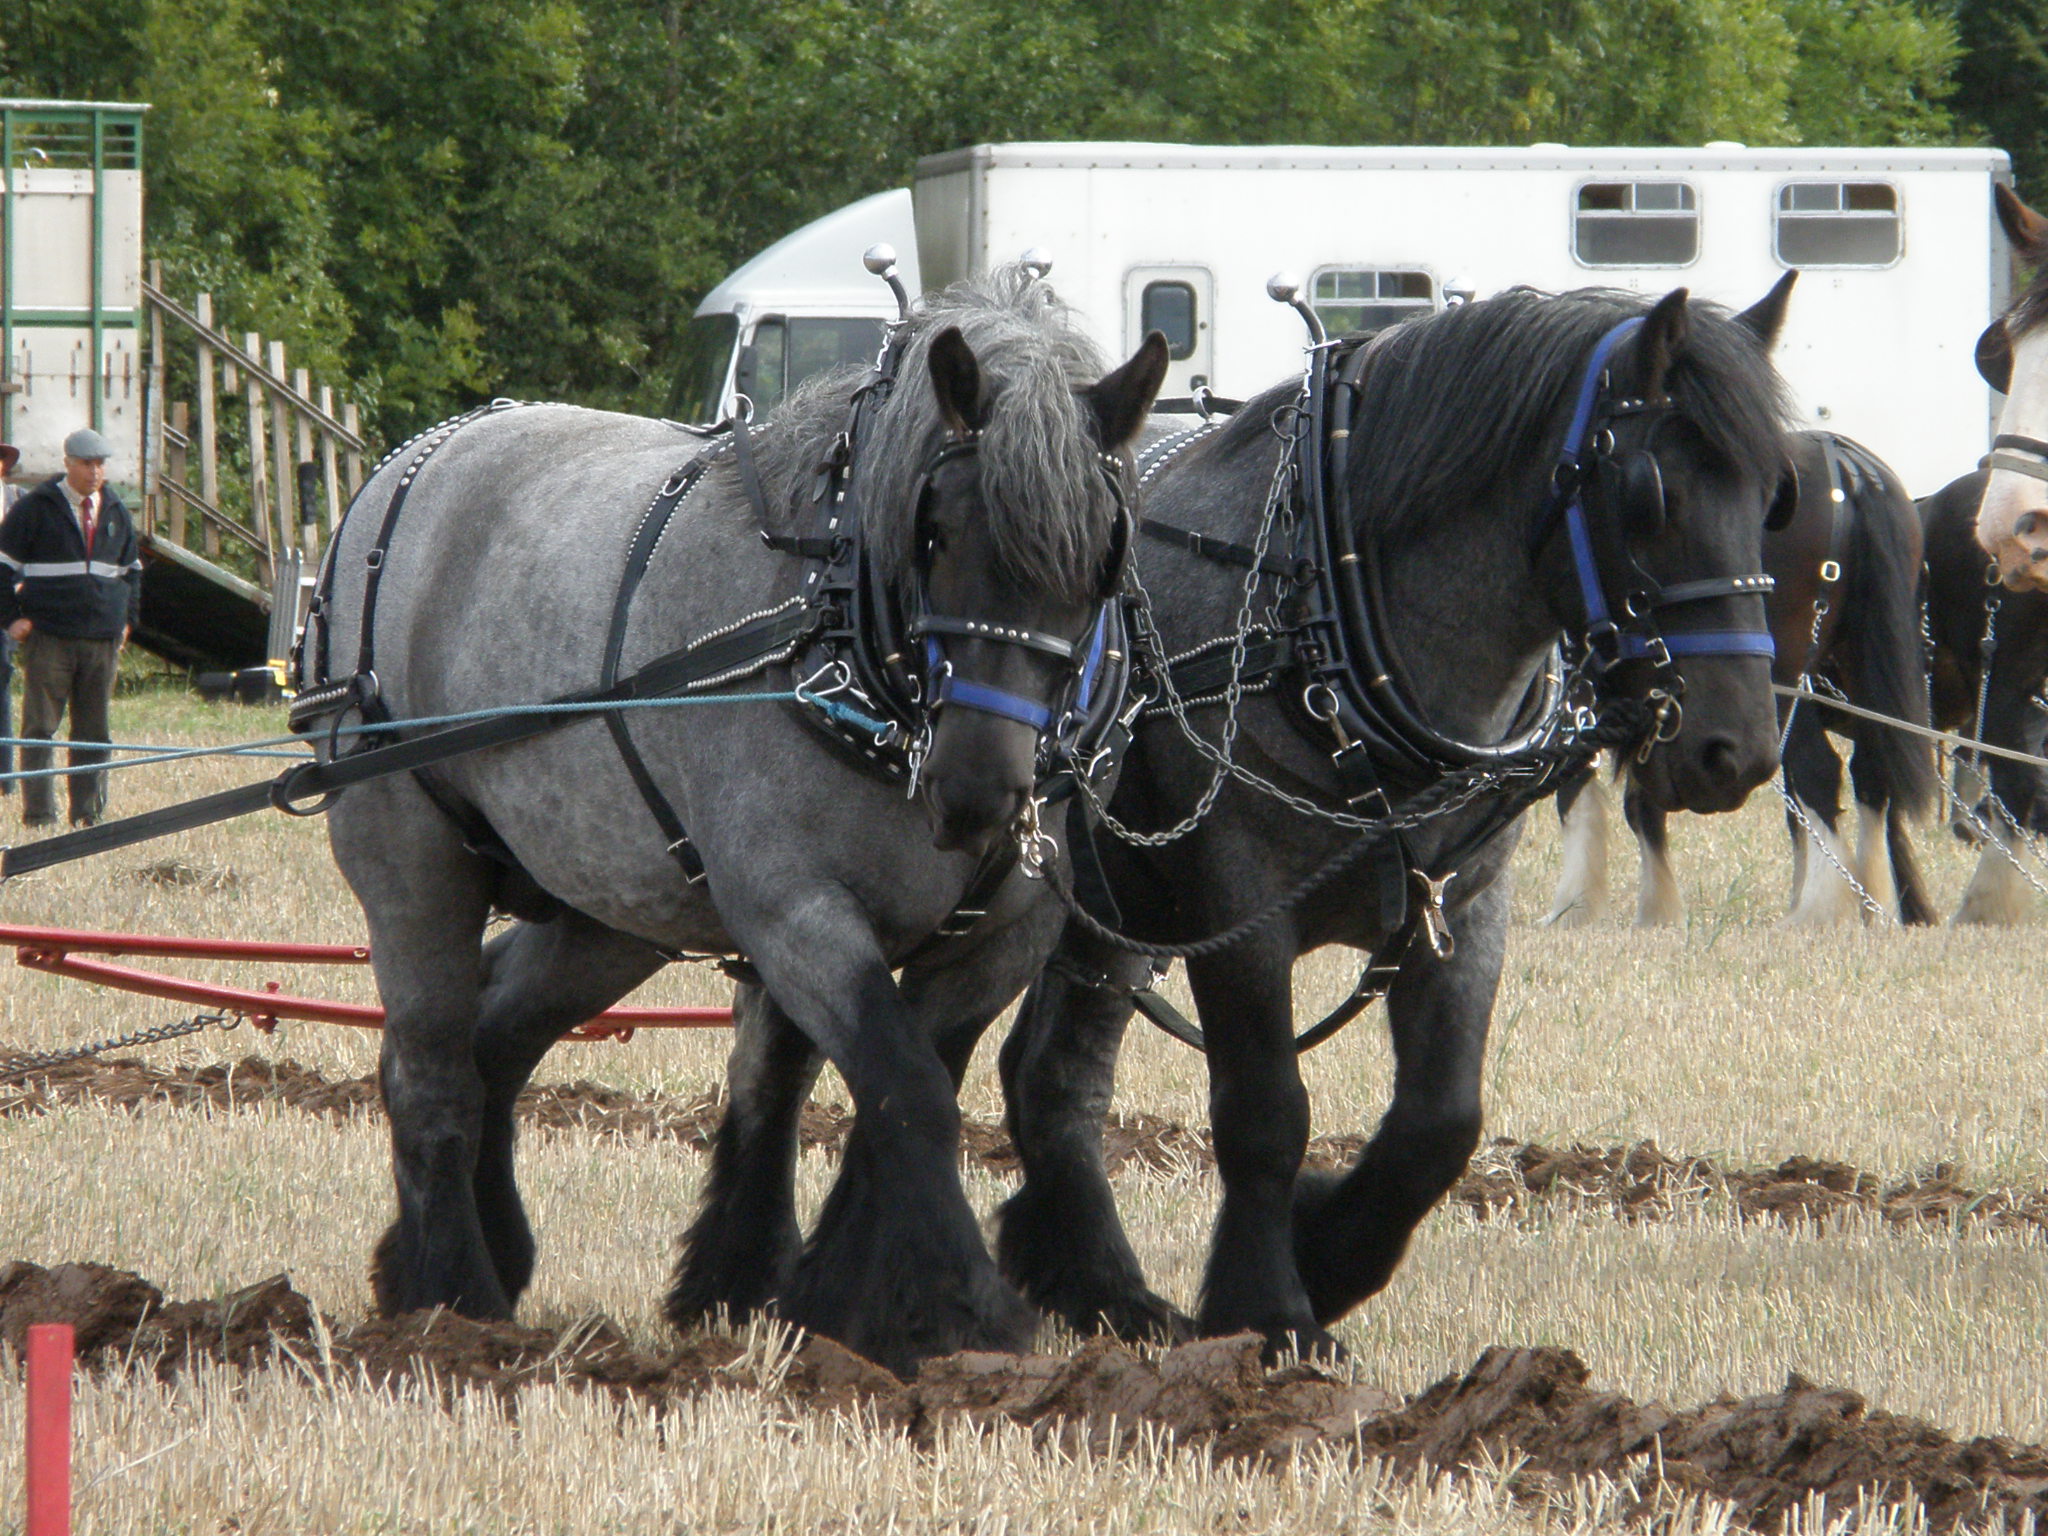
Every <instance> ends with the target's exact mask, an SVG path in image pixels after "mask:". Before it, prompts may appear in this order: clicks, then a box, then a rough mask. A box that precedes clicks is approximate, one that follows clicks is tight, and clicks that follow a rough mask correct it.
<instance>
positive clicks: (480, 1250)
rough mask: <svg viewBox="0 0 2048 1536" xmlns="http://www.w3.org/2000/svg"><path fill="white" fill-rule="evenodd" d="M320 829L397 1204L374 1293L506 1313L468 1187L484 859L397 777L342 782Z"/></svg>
mask: <svg viewBox="0 0 2048 1536" xmlns="http://www.w3.org/2000/svg"><path fill="white" fill-rule="evenodd" d="M328 831H329V836H330V838H331V840H332V842H333V846H334V856H335V860H336V862H337V863H338V864H339V865H340V866H341V871H342V874H343V875H344V876H345V877H346V878H347V880H348V882H349V884H350V886H351V887H353V888H354V890H355V893H356V896H357V899H358V900H360V901H361V902H362V906H363V912H364V915H365V916H366V917H367V919H368V920H369V928H370V946H371V954H372V956H373V957H374V958H373V964H374V967H375V970H376V976H377V990H378V992H379V994H380V995H381V996H382V998H383V1001H384V1009H385V1024H384V1035H383V1043H382V1048H381V1052H380V1056H379V1062H378V1078H379V1083H380V1085H381V1087H382V1089H383V1095H384V1108H385V1112H386V1114H387V1116H388V1117H389V1120H390V1124H391V1160H392V1175H393V1180H394V1182H395V1184H396V1186H397V1193H398V1218H397V1220H396V1221H394V1222H393V1223H392V1224H391V1227H390V1228H389V1230H387V1231H386V1232H385V1234H384V1236H383V1238H382V1239H381V1240H380V1241H379V1243H378V1244H377V1251H376V1257H375V1259H374V1261H373V1264H372V1275H371V1278H372V1285H373V1287H374V1289H375V1292H376V1298H377V1305H378V1307H379V1309H380V1310H382V1311H383V1312H385V1313H386V1314H391V1313H398V1312H410V1311H414V1310H416V1309H418V1308H421V1307H449V1308H451V1309H453V1310H455V1311H457V1312H462V1313H465V1314H467V1315H469V1316H472V1317H509V1316H510V1315H511V1313H512V1301H511V1298H510V1297H509V1296H507V1295H506V1293H505V1288H504V1286H503V1285H502V1284H501V1283H500V1281H499V1278H498V1271H497V1266H496V1265H495V1264H494V1263H493V1262H492V1259H491V1255H490V1252H489V1250H488V1248H487V1247H486V1245H485V1243H484V1237H483V1231H482V1228H481V1226H480V1225H479V1223H478V1220H477V1210H476V1198H475V1192H474V1179H475V1176H476V1168H477V1149H478V1145H479V1142H480V1139H481V1131H482V1121H483V1100H484V1088H483V1081H482V1079H481V1078H480V1077H479V1075H478V1073H477V1069H476V1057H475V1053H474V1050H473V1048H472V1036H473V1034H474V1032H475V1028H476V1020H477V1008H478V995H479V990H480V987H481V983H482V971H483V951H482V946H481V942H480V940H481V937H482V934H483V926H484V919H485V918H486V916H487V915H488V914H489V910H490V891H491V883H492V878H493V874H492V870H491V869H490V867H489V865H488V862H487V861H486V860H484V859H482V858H480V857H478V856H477V855H475V854H473V853H470V852H469V851H468V850H467V849H466V848H464V847H463V846H462V841H461V838H460V836H459V835H458V833H457V832H456V830H455V828H454V827H453V825H452V824H450V823H449V821H448V820H447V818H446V817H445V816H443V815H442V814H441V812H440V811H439V810H437V809H436V808H435V807H434V806H433V804H432V803H431V802H430V801H428V800H427V798H426V796H425V794H424V793H423V792H422V791H421V790H420V788H419V787H418V786H417V785H416V784H414V783H413V782H412V781H411V780H410V779H386V780H383V781H381V782H378V783H374V784H366V785H361V786H358V787H357V788H355V789H352V790H350V791H349V792H348V793H347V794H346V795H344V796H343V797H342V799H341V801H340V803H339V804H337V805H336V806H335V808H334V809H333V811H332V812H330V813H329V828H328Z"/></svg>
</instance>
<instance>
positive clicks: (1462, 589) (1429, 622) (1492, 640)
mask: <svg viewBox="0 0 2048 1536" xmlns="http://www.w3.org/2000/svg"><path fill="white" fill-rule="evenodd" d="M1443 510H1444V511H1445V512H1446V513H1447V514H1448V515H1440V516H1437V517H1433V518H1431V519H1429V520H1428V521H1427V522H1425V523H1423V524H1421V525H1418V526H1417V527H1416V529H1415V531H1414V532H1413V533H1411V534H1409V535H1408V536H1406V537H1404V538H1401V539H1399V540H1385V541H1383V543H1382V544H1381V547H1380V560H1381V566H1382V569H1383V571H1384V573H1385V576H1384V583H1383V586H1384V591H1385V595H1386V612H1385V619H1386V626H1387V630H1388V632H1389V633H1388V639H1389V642H1390V644H1391V646H1392V648H1393V651H1394V656H1393V660H1394V662H1395V664H1396V666H1397V667H1398V669H1399V671H1400V673H1401V680H1402V681H1403V682H1405V683H1406V684H1407V686H1408V687H1409V689H1410V690H1411V691H1412V693H1413V696H1414V699H1415V702H1416V703H1417V704H1418V705H1419V706H1420V709H1421V712H1422V713H1423V715H1424V716H1425V717H1426V718H1427V719H1429V720H1430V721H1431V722H1432V723H1433V724H1434V725H1435V726H1436V727H1437V729H1439V730H1442V731H1444V732H1446V733H1448V734H1450V735H1453V736H1460V737H1463V738H1465V739H1466V740H1472V741H1485V740H1493V739H1497V738H1498V737H1500V736H1503V735H1505V734H1506V733H1507V731H1508V730H1509V729H1510V728H1511V726H1512V723H1513V720H1514V717H1515V713H1516V711H1517V709H1518V708H1519V707H1520V705H1521V703H1522V701H1523V699H1524V698H1525V697H1526V695H1527V693H1528V690H1529V685H1530V683H1531V682H1532V681H1533V680H1534V678H1535V676H1536V674H1537V671H1538V670H1539V669H1540V668H1541V667H1542V666H1543V663H1544V660H1545V658H1546V656H1547V655H1548V654H1549V650H1550V645H1551V642H1552V641H1553V640H1554V639H1555V638H1556V634H1557V623H1556V620H1555V618H1553V617H1552V616H1551V615H1550V613H1549V611H1548V609H1547V607H1546V606H1545V604H1544V603H1543V601H1542V596H1541V594H1540V592H1539V591H1538V590H1537V588H1536V585H1535V581H1534V579H1533V577H1532V574H1531V572H1530V569H1529V560H1528V556H1527V553H1526V540H1525V534H1524V521H1523V520H1522V519H1519V518H1516V517H1515V516H1513V515H1512V513H1511V512H1510V511H1509V509H1505V508H1495V509H1493V514H1492V515H1490V516H1489V515H1487V513H1486V511H1485V510H1484V509H1478V508H1458V509H1443ZM1359 537H1360V538H1361V539H1365V538H1370V537H1372V534H1371V531H1370V530H1369V529H1361V530H1360V532H1359Z"/></svg>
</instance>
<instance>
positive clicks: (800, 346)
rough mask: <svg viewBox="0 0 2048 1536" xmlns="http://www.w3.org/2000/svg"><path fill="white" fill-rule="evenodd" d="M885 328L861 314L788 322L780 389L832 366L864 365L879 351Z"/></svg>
mask: <svg viewBox="0 0 2048 1536" xmlns="http://www.w3.org/2000/svg"><path fill="white" fill-rule="evenodd" d="M886 329H887V327H886V326H885V325H884V323H883V322H882V321H880V320H873V319H868V318H866V317H864V316H853V315H847V316H839V315H828V316H821V317H814V318H808V319H795V320H791V321H790V322H789V371H788V374H787V376H786V381H785V386H784V390H783V392H784V393H785V394H787V393H788V392H789V391H790V390H792V389H795V388H796V387H797V385H799V384H801V383H803V382H804V381H805V380H806V379H810V378H815V377H816V376H817V375H818V374H821V373H830V372H831V371H832V370H833V369H835V368H845V367H849V366H853V367H861V368H865V367H867V366H868V365H869V364H871V363H872V362H874V360H875V354H876V353H878V352H880V351H881V350H882V335H883V332H884V331H885V330H886Z"/></svg>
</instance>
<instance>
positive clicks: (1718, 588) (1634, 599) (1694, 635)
mask: <svg viewBox="0 0 2048 1536" xmlns="http://www.w3.org/2000/svg"><path fill="white" fill-rule="evenodd" d="M1642 325H1643V319H1642V317H1641V316H1640V315H1637V316H1634V317H1632V318H1630V319H1627V320H1623V321H1622V322H1621V323H1620V324H1618V325H1616V326H1614V327H1613V328H1612V329H1611V330H1609V331H1608V332H1607V334H1606V335H1604V336H1602V337H1601V338H1600V341H1599V343H1598V344H1597V345H1596V346H1595V347H1594V348H1593V355H1592V356H1591V357H1590V358H1589V359H1587V362H1586V371H1585V374H1584V376H1583V377H1581V379H1580V380H1579V395H1578V400H1577V403H1576V404H1575V405H1574V407H1573V410H1572V420H1571V426H1570V427H1569V428H1568V429H1567V430H1566V432H1565V437H1564V449H1563V451H1562V452H1561V453H1560V454H1559V455H1558V461H1557V469H1556V471H1555V477H1554V483H1555V484H1556V485H1557V487H1558V488H1559V490H1558V494H1559V498H1560V500H1562V502H1563V507H1562V515H1563V518H1564V524H1565V530H1566V533H1567V534H1568V536H1569V538H1570V541H1571V551H1572V568H1573V570H1574V571H1575V572H1576V573H1577V575H1578V581H1579V597H1580V600H1581V601H1582V602H1583V604H1584V605H1585V610H1586V638H1587V640H1588V642H1589V643H1590V644H1591V645H1592V646H1593V647H1594V649H1595V650H1596V651H1600V650H1605V651H1606V652H1607V653H1608V664H1609V665H1615V664H1618V663H1620V662H1623V661H1639V660H1645V659H1647V660H1650V661H1654V662H1656V663H1657V664H1658V665H1659V666H1666V665H1669V663H1670V660H1671V658H1672V657H1674V656H1762V657H1765V658H1771V657H1775V656H1776V655H1777V647H1776V646H1775V645H1774V644H1773V643H1772V641H1771V634H1770V631H1769V630H1768V629H1695V630H1681V631H1679V632H1678V633H1676V634H1670V635H1666V634H1663V633H1661V632H1660V631H1658V630H1657V629H1656V628H1654V627H1652V625H1651V623H1650V620H1651V616H1652V614H1653V613H1654V612H1655V610H1657V609H1658V608H1670V607H1676V606H1677V605H1679V604H1681V603H1696V602H1706V601H1709V600H1711V599H1714V598H1721V597H1743V596H1749V595H1755V596H1759V597H1761V596H1762V595H1763V594H1765V593H1767V592H1769V591H1770V590H1771V589H1772V588H1773V587H1774V586H1775V585H1776V583H1775V582H1774V581H1773V580H1772V578H1771V577H1769V576H1764V575H1755V576H1729V577H1720V578H1709V579H1707V580H1703V581H1688V582H1681V583H1679V584H1678V585H1676V586H1671V587H1662V588H1658V587H1652V588H1651V589H1650V590H1649V591H1647V592H1645V593H1641V594H1632V595H1631V598H1630V599H1629V600H1628V601H1626V602H1624V603H1623V605H1622V609H1623V612H1622V618H1621V620H1620V621H1619V622H1617V620H1616V619H1615V617H1614V612H1613V609H1612V607H1611V606H1610V604H1609V603H1608V601H1607V589H1606V587H1605V585H1604V584H1603V583H1602V582H1601V580H1600V563H1599V560H1598V558H1597V557H1596V555H1595V554H1594V550H1593V532H1592V527H1591V524H1590V522H1589V520H1588V518H1587V514H1586V507H1585V494H1584V491H1585V485H1586V482H1587V481H1588V479H1590V478H1591V475H1590V474H1589V473H1588V471H1589V469H1591V468H1593V467H1594V466H1595V464H1597V461H1598V460H1599V459H1600V458H1601V457H1602V456H1603V454H1604V452H1605V450H1602V449H1600V448H1598V447H1597V446H1596V445H1595V444H1594V439H1595V437H1596V436H1597V430H1596V429H1598V428H1600V427H1601V426H1602V425H1603V423H1602V421H1601V419H1600V418H1603V417H1606V416H1611V415H1615V414H1619V410H1618V409H1617V408H1616V407H1615V406H1612V405H1608V406H1607V407H1606V409H1604V410H1602V409H1601V407H1602V405H1603V399H1602V396H1603V391H1604V387H1605V385H1606V382H1607V365H1608V361H1609V360H1610V359H1611V358H1612V357H1613V355H1614V352H1615V349H1616V348H1618V347H1619V346H1620V345H1621V344H1622V342H1624V341H1626V340H1627V339H1628V338H1629V337H1630V336H1633V335H1634V334H1635V333H1636V332H1637V331H1639V330H1640V329H1642ZM1649 403H1650V402H1625V403H1624V404H1623V406H1622V407H1621V408H1620V409H1642V408H1643V407H1644V406H1645V405H1647V404H1649ZM1589 447H1590V448H1592V450H1593V451H1592V452H1591V454H1590V455H1589V453H1588V449H1589ZM1589 459H1590V460H1591V461H1592V462H1590V463H1589ZM1558 515H1559V508H1558V505H1557V503H1555V502H1553V504H1552V508H1551V511H1550V513H1549V515H1547V516H1546V517H1545V518H1544V520H1543V523H1542V525H1541V527H1540V528H1539V529H1538V535H1537V543H1538V544H1539V545H1540V543H1541V542H1542V540H1543V539H1545V538H1547V537H1548V536H1549V532H1550V529H1551V526H1552V524H1553V523H1554V522H1555V521H1556V519H1557V517H1558ZM1610 515H1611V513H1610ZM1614 533H1615V540H1614V542H1615V544H1616V546H1617V547H1621V545H1622V543H1623V540H1622V537H1621V531H1620V530H1619V529H1618V528H1617V529H1615V530H1614Z"/></svg>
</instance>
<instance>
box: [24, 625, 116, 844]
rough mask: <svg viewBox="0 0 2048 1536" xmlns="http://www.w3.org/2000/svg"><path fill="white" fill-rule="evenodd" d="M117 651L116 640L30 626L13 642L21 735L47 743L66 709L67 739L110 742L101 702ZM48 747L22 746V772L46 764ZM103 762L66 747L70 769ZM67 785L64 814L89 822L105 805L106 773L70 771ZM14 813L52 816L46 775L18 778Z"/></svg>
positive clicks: (109, 690)
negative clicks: (17, 644) (17, 667)
mask: <svg viewBox="0 0 2048 1536" xmlns="http://www.w3.org/2000/svg"><path fill="white" fill-rule="evenodd" d="M120 654H121V642H120V641H118V640H73V639H69V638H67V637H65V636H63V635H46V634H44V633H43V632H42V631H41V630H38V629H32V630H30V631H29V633H28V638H27V639H25V640H23V641H22V642H21V679H22V697H21V734H22V736H23V737H24V738H27V737H40V738H41V739H43V740H45V741H48V740H51V739H53V738H54V737H55V736H56V734H57V726H58V724H59V722H61V721H62V720H63V718H64V715H65V712H66V711H67V710H68V711H69V712H70V715H71V740H72V741H73V742H74V743H83V742H105V741H107V740H109V739H110V733H109V730H108V725H107V705H108V704H109V702H110V701H111V700H112V699H113V696H114V667H115V663H116V661H117V659H118V658H119V656H120ZM50 756H51V753H50V749H49V748H48V747H23V748H22V749H21V766H22V768H23V769H24V770H25V771H27V772H31V773H33V772H35V771H37V770H38V769H44V768H48V767H49V766H50ZM106 760H107V753H106V751H105V749H104V748H103V747H102V748H99V749H94V748H92V747H88V746H81V745H74V746H73V747H72V748H71V766H72V767H74V768H79V767H86V766H90V765H93V764H97V763H104V762H105V761H106ZM65 782H66V783H68V784H69V785H70V786H71V819H72V820H73V821H86V820H94V821H97V820H98V819H99V818H100V817H101V816H102V815H104V814H105V813H106V809H107V776H106V775H105V774H104V773H74V774H72V775H71V777H70V778H68V779H67V780H66V781H65ZM21 815H22V819H23V820H24V821H27V822H29V823H31V824H33V823H35V822H51V821H55V820H56V819H57V792H56V787H55V781H54V780H52V779H24V780H23V781H22V785H21Z"/></svg>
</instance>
